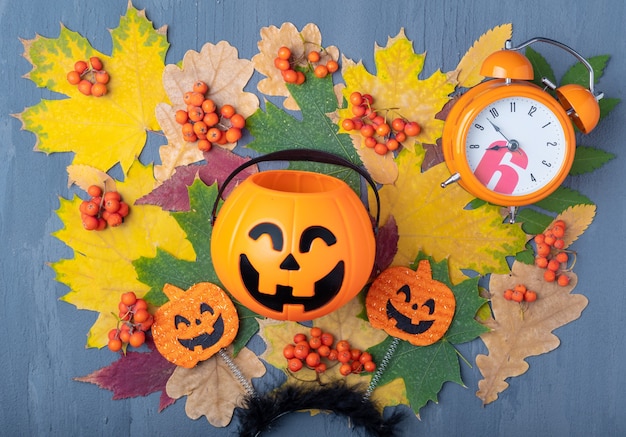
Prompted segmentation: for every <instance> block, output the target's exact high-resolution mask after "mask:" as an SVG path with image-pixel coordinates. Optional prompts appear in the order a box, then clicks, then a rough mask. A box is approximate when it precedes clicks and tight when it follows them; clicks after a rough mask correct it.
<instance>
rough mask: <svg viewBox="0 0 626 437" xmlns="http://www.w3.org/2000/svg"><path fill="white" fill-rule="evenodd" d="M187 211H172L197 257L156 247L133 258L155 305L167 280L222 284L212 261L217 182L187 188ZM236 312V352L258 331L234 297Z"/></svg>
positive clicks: (183, 283)
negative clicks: (190, 258)
mask: <svg viewBox="0 0 626 437" xmlns="http://www.w3.org/2000/svg"><path fill="white" fill-rule="evenodd" d="M188 193H189V202H190V204H189V206H190V208H189V211H185V212H174V213H171V214H172V216H173V217H174V218H175V219H176V221H177V222H178V224H179V225H180V227H181V228H182V229H183V230H184V231H185V233H186V234H187V239H188V240H189V242H190V243H191V244H192V246H193V248H194V251H195V253H196V259H195V260H193V261H187V260H184V259H179V258H176V257H175V256H173V255H171V254H169V253H168V252H166V251H164V250H161V249H157V252H156V256H155V257H154V258H147V257H142V258H139V259H137V260H136V261H134V262H133V265H134V266H135V269H136V271H137V275H138V278H139V281H141V282H143V283H144V284H146V285H148V286H149V287H150V291H148V293H147V294H146V296H145V299H146V300H147V301H148V302H150V303H151V304H153V305H155V306H161V305H163V304H164V303H165V302H167V300H168V299H167V296H166V295H165V293H163V286H164V285H165V284H166V283H170V284H172V285H175V286H177V287H179V288H182V289H188V288H189V287H191V286H192V285H194V284H196V283H198V282H212V283H214V284H218V285H220V286H221V284H220V281H219V279H218V277H217V274H216V273H215V269H214V267H213V263H212V261H211V232H212V230H213V229H212V227H211V224H210V223H211V216H212V212H213V204H214V203H215V199H216V198H217V184H213V185H211V186H207V185H205V184H204V183H203V182H202V181H201V180H200V179H196V180H195V181H194V183H193V184H192V185H191V186H190V187H189V188H188ZM233 302H234V303H235V305H236V307H237V312H238V314H239V322H240V323H239V333H238V334H237V338H236V339H235V343H234V344H235V352H238V351H239V350H241V348H242V347H243V346H245V345H246V343H247V342H248V340H250V338H251V337H252V336H253V335H254V334H255V333H256V332H257V331H258V329H259V326H258V323H257V321H256V317H258V316H256V315H255V314H254V313H253V312H252V311H250V310H248V309H247V308H245V307H244V306H242V305H240V304H239V303H238V302H236V301H235V300H233Z"/></svg>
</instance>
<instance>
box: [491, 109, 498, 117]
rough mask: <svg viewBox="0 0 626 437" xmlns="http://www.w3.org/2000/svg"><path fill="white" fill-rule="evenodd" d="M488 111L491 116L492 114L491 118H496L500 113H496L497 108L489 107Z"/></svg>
mask: <svg viewBox="0 0 626 437" xmlns="http://www.w3.org/2000/svg"><path fill="white" fill-rule="evenodd" d="M489 113H490V114H491V116H492V117H493V118H497V117H498V115H500V114H498V110H497V109H496V108H491V109H490V110H489Z"/></svg>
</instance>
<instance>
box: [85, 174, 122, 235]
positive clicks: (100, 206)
mask: <svg viewBox="0 0 626 437" xmlns="http://www.w3.org/2000/svg"><path fill="white" fill-rule="evenodd" d="M87 194H89V195H90V196H91V198H90V199H89V200H83V201H82V203H81V204H80V207H79V210H80V216H81V219H82V221H83V227H84V228H85V229H87V230H88V231H94V230H95V231H102V230H104V229H106V227H107V225H108V226H111V227H112V228H114V227H116V226H119V225H121V224H122V222H123V221H124V217H126V216H127V215H128V213H129V212H130V208H129V206H128V204H127V203H126V202H124V201H123V200H122V196H121V195H120V193H118V192H117V191H107V192H106V193H104V195H103V192H102V188H100V187H99V186H97V185H91V186H90V187H89V188H88V189H87Z"/></svg>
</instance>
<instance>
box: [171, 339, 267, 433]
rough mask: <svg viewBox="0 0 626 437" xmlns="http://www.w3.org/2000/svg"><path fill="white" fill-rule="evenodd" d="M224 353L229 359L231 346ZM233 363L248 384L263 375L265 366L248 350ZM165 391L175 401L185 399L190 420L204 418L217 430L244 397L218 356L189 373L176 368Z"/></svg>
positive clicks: (226, 424)
mask: <svg viewBox="0 0 626 437" xmlns="http://www.w3.org/2000/svg"><path fill="white" fill-rule="evenodd" d="M225 352H226V354H228V355H229V356H231V357H232V346H230V347H229V348H228V349H226V350H225ZM232 360H233V362H234V363H235V365H236V366H237V367H238V368H239V370H240V371H241V373H242V374H243V375H244V377H245V378H246V379H247V380H248V382H250V379H251V378H258V377H261V376H263V375H264V374H265V366H264V365H263V363H262V362H261V360H259V359H258V358H257V356H256V354H255V353H254V352H252V351H251V350H250V349H248V348H243V349H242V350H241V351H240V352H239V353H238V354H237V356H236V357H234V358H232ZM165 389H166V392H167V395H168V396H170V397H172V398H174V399H178V398H181V397H183V396H187V402H186V403H185V412H186V413H187V416H188V417H189V418H190V419H194V420H195V419H198V418H200V417H201V416H205V417H206V418H207V420H208V421H209V423H210V424H211V425H213V426H217V427H224V426H228V424H229V423H230V421H231V420H232V417H233V412H234V410H235V408H236V407H237V406H239V402H240V400H241V399H242V398H243V397H244V396H245V394H246V391H245V389H244V388H243V386H242V385H241V383H240V382H239V381H238V380H237V378H236V377H235V375H234V374H233V372H232V371H231V370H230V368H229V367H228V365H227V364H226V362H225V361H224V359H223V358H222V357H221V356H220V355H219V354H217V355H214V356H213V357H211V358H209V359H208V360H206V361H202V362H200V363H198V365H197V366H196V367H193V368H191V369H187V368H184V367H177V368H176V370H174V373H173V374H172V376H171V377H170V379H169V380H168V381H167V384H166V386H165Z"/></svg>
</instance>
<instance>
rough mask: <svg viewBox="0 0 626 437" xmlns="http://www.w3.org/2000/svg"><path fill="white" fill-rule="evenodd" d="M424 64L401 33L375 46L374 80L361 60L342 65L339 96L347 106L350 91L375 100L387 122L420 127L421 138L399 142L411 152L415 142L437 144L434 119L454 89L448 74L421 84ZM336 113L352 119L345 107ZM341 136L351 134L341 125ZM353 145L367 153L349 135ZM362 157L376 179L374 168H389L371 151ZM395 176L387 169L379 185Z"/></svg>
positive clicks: (438, 129) (437, 121)
mask: <svg viewBox="0 0 626 437" xmlns="http://www.w3.org/2000/svg"><path fill="white" fill-rule="evenodd" d="M425 59H426V54H425V53H424V54H416V53H415V52H414V51H413V44H412V42H411V41H410V40H408V39H407V37H406V36H405V34H404V29H402V30H400V32H399V33H398V35H397V36H395V37H393V38H389V39H388V41H387V46H386V47H379V46H378V45H376V47H375V50H374V61H375V64H376V75H373V74H371V73H369V72H368V71H367V69H366V68H365V66H364V65H363V63H362V62H360V61H359V62H358V63H355V62H354V61H352V60H350V59H347V58H345V57H344V59H343V60H342V74H343V78H344V81H345V83H346V86H345V88H343V90H342V93H343V96H344V97H345V98H346V100H348V101H349V97H350V94H352V93H353V92H354V91H358V92H360V93H367V94H370V95H372V96H373V98H374V104H373V107H374V109H376V111H377V112H378V113H379V114H380V115H382V116H384V117H386V118H387V120H389V121H390V120H391V119H393V118H396V117H403V118H405V119H407V120H411V121H415V122H417V123H418V124H419V125H420V127H421V132H420V134H419V135H418V136H417V137H414V138H413V137H409V138H408V139H407V140H406V141H404V142H403V143H402V145H403V146H404V147H406V148H408V149H409V150H413V149H414V143H415V142H416V141H417V142H419V143H426V144H435V142H436V141H437V139H438V138H439V137H441V133H442V131H443V123H444V122H443V120H440V119H437V118H436V117H435V116H436V115H437V113H439V112H440V111H441V109H442V108H443V106H444V105H445V104H446V102H448V100H449V99H450V97H449V96H450V93H452V92H453V91H454V88H455V86H456V80H455V74H456V73H454V72H453V73H448V74H446V73H442V72H441V71H439V70H437V71H436V72H435V73H433V74H432V75H431V76H430V77H428V78H426V79H423V80H422V79H420V78H419V77H418V76H419V74H420V73H421V72H422V69H423V67H424V61H425ZM338 113H339V118H340V119H346V118H352V117H353V113H352V106H351V105H350V104H349V105H348V106H347V107H346V108H342V109H339V110H338ZM339 132H341V133H349V132H347V131H346V130H345V129H343V127H342V126H341V124H340V129H339ZM352 140H353V144H354V146H355V148H356V149H357V150H360V149H363V148H365V146H364V144H363V141H364V139H363V137H362V136H360V135H352ZM388 155H389V156H392V155H391V154H388ZM361 158H362V159H363V160H364V165H365V167H366V168H367V169H368V171H370V173H372V174H374V175H376V174H378V173H380V172H378V171H377V170H376V168H377V167H379V166H381V165H382V166H383V167H387V166H388V165H389V164H390V163H392V161H387V162H386V161H384V158H385V157H384V156H383V157H381V156H380V155H377V154H372V153H371V152H370V153H369V154H367V155H362V156H361ZM394 174H395V172H393V171H390V170H389V169H388V168H386V169H385V171H384V173H383V175H382V176H383V177H385V180H384V181H383V182H384V183H390V182H393V181H389V180H388V175H392V176H393V175H394ZM379 182H380V181H379Z"/></svg>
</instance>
